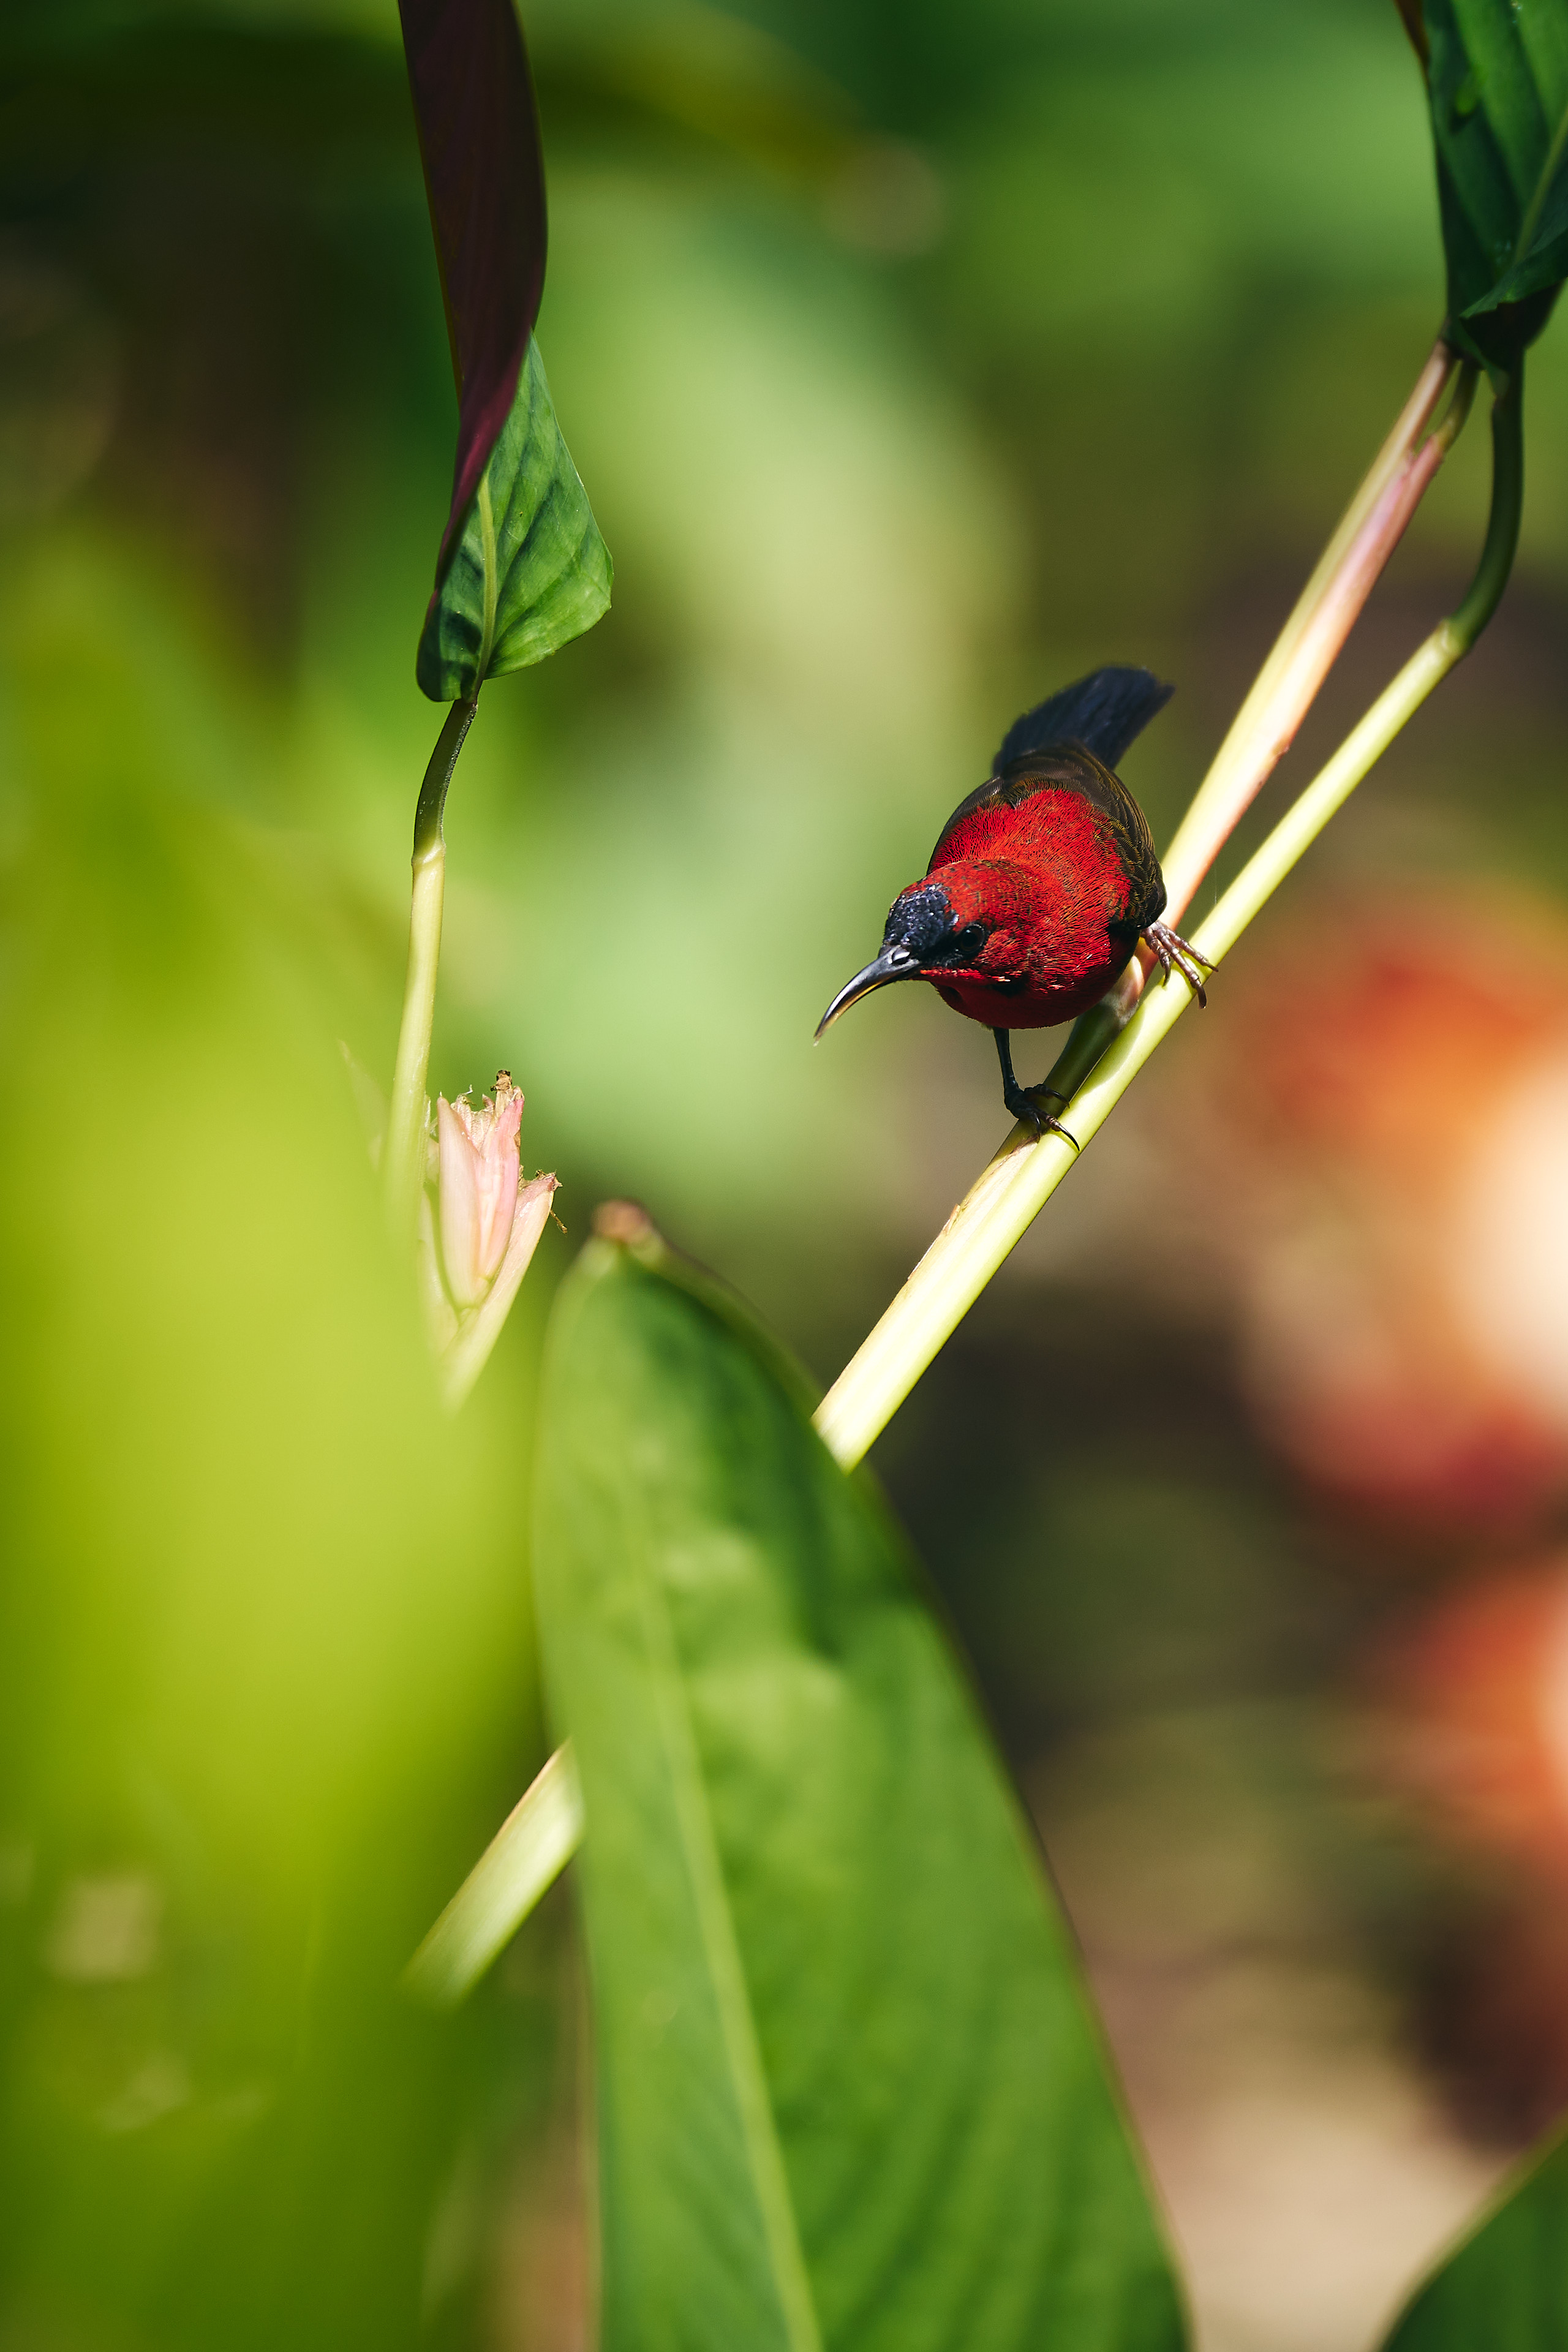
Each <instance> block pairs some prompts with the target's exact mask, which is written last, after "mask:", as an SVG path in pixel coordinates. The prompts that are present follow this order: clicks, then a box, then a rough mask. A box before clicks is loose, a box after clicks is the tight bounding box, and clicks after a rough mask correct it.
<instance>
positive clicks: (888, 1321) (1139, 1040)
mask: <svg viewBox="0 0 1568 2352" xmlns="http://www.w3.org/2000/svg"><path fill="white" fill-rule="evenodd" d="M1520 388H1521V387H1520V381H1519V378H1518V377H1517V376H1516V377H1515V378H1514V379H1513V380H1512V382H1511V383H1505V384H1504V386H1503V388H1502V389H1501V390H1500V392H1499V394H1498V396H1497V398H1496V400H1495V401H1494V403H1493V405H1492V504H1491V514H1490V518H1489V523H1488V527H1487V539H1486V545H1485V547H1484V548H1483V550H1482V552H1481V560H1480V563H1479V567H1478V570H1477V572H1476V576H1475V579H1474V581H1473V582H1472V583H1471V586H1470V590H1469V593H1468V595H1467V596H1466V598H1465V600H1464V603H1463V604H1461V605H1460V606H1459V609H1458V612H1457V613H1456V614H1454V615H1453V617H1452V618H1451V619H1450V620H1447V621H1444V622H1443V623H1441V624H1440V625H1439V626H1438V627H1437V628H1436V629H1435V630H1434V631H1433V633H1432V635H1431V636H1429V637H1428V638H1427V640H1426V644H1425V645H1424V646H1422V647H1421V649H1420V651H1419V652H1418V653H1416V654H1415V656H1413V657H1412V659H1411V660H1410V661H1408V662H1407V663H1406V664H1405V667H1404V668H1403V669H1402V670H1401V671H1400V673H1399V676H1398V677H1396V678H1395V679H1394V684H1393V685H1392V686H1391V687H1389V688H1388V689H1387V690H1386V692H1385V693H1384V694H1382V695H1381V696H1380V697H1379V698H1378V699H1377V701H1376V702H1375V703H1374V704H1373V707H1372V709H1370V710H1369V711H1368V713H1367V715H1366V717H1365V718H1364V719H1363V720H1362V722H1361V724H1360V726H1359V727H1357V728H1356V729H1355V730H1354V731H1353V732H1352V734H1351V735H1350V736H1349V737H1348V738H1347V740H1345V742H1343V743H1342V745H1341V746H1340V749H1339V750H1338V751H1336V752H1335V754H1334V756H1333V758H1332V759H1331V761H1329V764H1328V766H1327V767H1326V768H1324V769H1323V770H1322V772H1321V774H1320V775H1318V776H1317V777H1315V778H1314V779H1313V781H1312V782H1311V783H1310V784H1309V785H1308V786H1307V789H1306V791H1305V792H1304V793H1302V794H1301V797H1300V800H1299V801H1298V802H1297V803H1296V804H1295V806H1294V807H1293V808H1292V809H1291V810H1290V811H1289V814H1288V815H1286V816H1285V817H1284V818H1283V819H1282V820H1281V821H1280V823H1279V824H1278V825H1276V827H1275V829H1274V831H1273V832H1272V833H1271V834H1270V835H1269V836H1268V840H1267V841H1266V842H1265V843H1264V845H1263V846H1262V848H1261V849H1260V850H1258V854H1257V855H1256V856H1254V857H1253V858H1252V859H1251V860H1250V861H1249V863H1248V864H1247V866H1244V868H1243V869H1242V871H1241V873H1240V874H1239V875H1238V876H1237V878H1236V880H1235V881H1234V882H1233V883H1232V884H1231V887H1230V888H1229V889H1228V890H1227V891H1226V894H1225V896H1224V898H1222V899H1221V900H1220V902H1219V905H1218V906H1217V907H1216V908H1215V909H1214V912H1213V913H1212V914H1211V915H1209V916H1208V917H1207V918H1206V919H1205V921H1204V922H1203V923H1202V924H1200V925H1199V927H1198V929H1196V930H1195V931H1194V933H1193V935H1192V938H1193V945H1194V947H1195V948H1196V949H1197V950H1198V952H1199V953H1200V955H1204V956H1206V957H1207V958H1208V959H1209V960H1210V961H1212V962H1214V963H1215V964H1217V963H1219V962H1220V961H1221V960H1222V959H1223V957H1224V956H1225V954H1226V951H1227V950H1228V949H1230V948H1231V947H1232V946H1234V944H1235V942H1236V940H1237V939H1238V938H1239V937H1240V935H1241V933H1242V932H1243V931H1244V930H1245V929H1246V928H1247V924H1248V923H1250V922H1251V920H1252V919H1253V917H1254V916H1255V915H1256V914H1257V913H1258V909H1259V908H1261V907H1262V906H1263V905H1264V904H1265V903H1266V901H1267V900H1268V898H1270V897H1272V895H1273V893H1274V892H1275V891H1276V890H1277V889H1278V888H1279V885H1280V883H1281V882H1282V881H1283V880H1284V878H1285V877H1286V875H1287V874H1288V873H1289V871H1290V868H1291V867H1292V866H1294V865H1295V863H1296V861H1297V859H1298V858H1299V857H1300V856H1301V854H1302V852H1303V851H1304V850H1305V849H1306V848H1307V846H1308V845H1309V844H1310V843H1311V842H1313V841H1315V840H1316V839H1317V837H1318V835H1319V834H1320V833H1321V831H1322V829H1323V826H1324V825H1325V824H1327V823H1328V821H1329V819H1330V817H1331V816H1332V815H1333V814H1334V812H1335V810H1336V809H1338V808H1339V807H1341V806H1342V803H1344V802H1345V801H1346V800H1347V799H1348V798H1349V796H1350V794H1351V793H1352V792H1353V791H1354V789H1355V787H1356V785H1357V784H1358V783H1360V782H1361V780H1362V778H1363V776H1364V775H1365V774H1366V772H1367V770H1368V769H1369V768H1370V767H1371V766H1372V765H1373V761H1375V760H1377V759H1378V758H1379V757H1380V755H1381V754H1382V753H1383V752H1384V751H1385V750H1386V749H1387V747H1388V745H1389V744H1390V743H1391V742H1392V741H1393V740H1394V737H1395V736H1396V735H1397V734H1398V732H1399V730H1400V729H1401V728H1402V727H1403V726H1404V725H1405V721H1406V720H1407V719H1409V718H1410V717H1411V715H1412V713H1413V712H1414V711H1415V710H1416V709H1419V708H1420V706H1421V704H1422V703H1423V702H1425V700H1426V697H1427V696H1428V695H1429V694H1430V693H1431V691H1432V689H1433V688H1434V687H1435V686H1436V684H1437V682H1438V680H1439V679H1440V678H1442V677H1446V676H1447V672H1448V671H1449V670H1450V669H1452V668H1453V667H1454V664H1455V663H1456V662H1457V661H1458V660H1459V659H1460V658H1461V657H1462V656H1464V655H1465V654H1466V653H1468V651H1469V648H1470V646H1472V645H1473V644H1474V643H1475V641H1476V639H1477V637H1478V636H1479V635H1480V633H1481V630H1482V629H1483V628H1484V627H1485V626H1486V624H1487V622H1488V621H1489V619H1490V618H1491V615H1492V614H1493V613H1494V612H1495V611H1496V609H1497V604H1498V599H1499V597H1500V595H1501V593H1502V591H1503V587H1504V584H1505V583H1506V582H1507V579H1508V574H1509V571H1510V567H1511V565H1512V562H1513V554H1514V549H1515V547H1516V545H1517V543H1518V539H1519V520H1520V509H1521V499H1522V492H1523V443H1522V436H1521V421H1520ZM1188 1002H1189V996H1188V992H1187V989H1186V987H1185V985H1184V982H1181V981H1180V980H1179V979H1171V980H1167V981H1166V982H1164V983H1163V985H1162V986H1159V987H1154V988H1151V989H1149V990H1148V991H1146V992H1145V993H1144V994H1143V996H1142V998H1141V999H1140V1000H1139V1003H1138V1006H1137V1009H1136V1011H1135V1012H1134V1013H1132V1015H1131V1018H1130V1020H1129V1021H1128V1023H1127V1025H1126V1027H1125V1028H1124V1029H1123V1030H1122V1031H1121V1034H1120V1035H1119V1036H1118V1037H1117V1038H1116V1039H1115V1042H1114V1043H1113V1044H1112V1045H1110V1047H1109V1048H1108V1050H1107V1051H1106V1052H1105V1054H1104V1055H1103V1057H1102V1058H1101V1059H1100V1061H1099V1062H1097V1064H1096V1065H1095V1066H1094V1068H1093V1069H1092V1070H1091V1071H1090V1073H1089V1076H1087V1077H1086V1078H1085V1079H1084V1080H1083V1082H1082V1083H1081V1085H1080V1086H1079V1088H1078V1090H1077V1092H1076V1093H1075V1094H1074V1095H1073V1097H1072V1099H1071V1102H1070V1103H1069V1104H1068V1107H1067V1108H1065V1109H1064V1110H1063V1111H1062V1113H1061V1117H1062V1119H1063V1122H1064V1124H1065V1125H1067V1126H1068V1128H1069V1129H1070V1130H1071V1133H1072V1135H1073V1137H1074V1139H1076V1141H1077V1142H1078V1144H1079V1146H1082V1145H1085V1144H1087V1143H1088V1141H1089V1138H1090V1137H1091V1136H1092V1135H1094V1134H1095V1133H1096V1132H1097V1131H1098V1129H1099V1128H1100V1125H1101V1123H1102V1122H1103V1120H1104V1119H1105V1118H1106V1116H1107V1114H1108V1113H1109V1112H1110V1109H1111V1108H1112V1107H1113V1105H1115V1104H1116V1103H1117V1102H1119V1101H1120V1100H1121V1096H1122V1094H1123V1093H1124V1091H1125V1090H1126V1088H1127V1087H1128V1085H1129V1084H1130V1083H1131V1079H1132V1078H1133V1077H1134V1076H1135V1075H1136V1074H1137V1072H1138V1071H1139V1070H1141V1069H1142V1066H1143V1064H1144V1063H1145V1062H1146V1061H1147V1060H1148V1058H1149V1056H1150V1055H1151V1054H1152V1052H1153V1050H1154V1048H1155V1046H1156V1045H1158V1044H1159V1043H1160V1041H1161V1039H1162V1038H1163V1037H1164V1036H1165V1035H1166V1034H1167V1033H1168V1032H1169V1031H1170V1030H1171V1029H1172V1028H1173V1027H1174V1025H1175V1024H1176V1022H1177V1021H1178V1020H1179V1019H1180V1018H1181V1015H1182V1014H1183V1013H1184V1012H1185V1010H1186V1007H1187V1004H1188ZM1077 1157H1078V1153H1077V1152H1076V1151H1075V1150H1073V1147H1072V1145H1071V1144H1070V1143H1068V1141H1067V1140H1066V1139H1064V1138H1063V1137H1061V1136H1059V1135H1056V1134H1053V1133H1051V1132H1050V1131H1049V1130H1048V1129H1047V1132H1046V1133H1045V1134H1044V1135H1042V1136H1041V1137H1039V1138H1038V1139H1035V1137H1034V1136H1033V1135H1032V1133H1031V1132H1030V1131H1029V1129H1026V1127H1024V1126H1023V1125H1022V1124H1020V1125H1019V1126H1017V1127H1016V1128H1015V1129H1014V1130H1013V1132H1012V1134H1011V1135H1010V1136H1009V1137H1008V1139H1007V1140H1006V1142H1005V1144H1004V1145H1003V1147H1002V1150H1000V1151H999V1152H998V1154H997V1156H996V1158H995V1159H994V1160H992V1162H991V1164H990V1166H989V1167H988V1168H987V1169H986V1170H985V1171H984V1173H983V1174H982V1176H981V1177H980V1180H979V1181H978V1182H977V1183H976V1184H975V1185H974V1187H973V1191H972V1192H970V1193H969V1194H968V1196H967V1198H966V1199H965V1200H963V1202H961V1203H960V1204H959V1206H958V1207H957V1208H956V1209H955V1210H954V1211H953V1213H952V1216H951V1217H950V1218H949V1219H948V1221H947V1223H946V1224H945V1225H944V1226H943V1227H942V1232H941V1233H940V1234H938V1236H937V1238H936V1240H935V1241H934V1242H933V1243H932V1244H931V1247H930V1249H929V1250H928V1251H927V1252H926V1254H925V1255H924V1257H923V1258H922V1259H921V1262H920V1264H919V1265H917V1266H916V1268H915V1270H914V1272H913V1273H912V1274H911V1275H910V1278H909V1280H908V1282H906V1283H905V1285H904V1286H903V1288H902V1290H900V1293H899V1295H898V1297H896V1298H895V1299H894V1301H893V1303H892V1305H891V1306H890V1307H889V1309H888V1311H887V1313H886V1314H885V1315H884V1316H883V1318H882V1319H881V1321H880V1322H879V1324H878V1325H877V1327H876V1328H875V1330H873V1331H872V1332H871V1333H870V1335H869V1337H868V1339H866V1341H865V1342H864V1344H863V1345H862V1346H861V1348H860V1349H859V1350H858V1353H857V1354H856V1355H855V1356H854V1357H853V1359H852V1360H851V1361H850V1362H849V1363H848V1364H847V1366H846V1367H845V1369H844V1370H843V1371H842V1372H841V1373H840V1374H839V1376H838V1378H837V1381H835V1382H834V1384H833V1386H832V1388H831V1389H830V1390H829V1391H828V1392H827V1394H826V1396H825V1397H824V1399H823V1401H822V1402H821V1404H820V1405H819V1406H818V1407H817V1411H816V1426H817V1429H818V1431H819V1432H820V1433H821V1435H822V1438H823V1440H824V1442H825V1443H826V1445H827V1447H828V1449H829V1451H830V1452H831V1453H832V1454H834V1455H835V1456H836V1458H837V1460H838V1461H839V1462H841V1463H842V1464H843V1465H845V1467H846V1468H848V1467H850V1466H851V1465H853V1464H855V1463H857V1462H858V1461H859V1459H860V1457H861V1455H862V1454H864V1453H865V1452H866V1450H867V1448H868V1446H869V1445H870V1444H871V1443H872V1442H873V1440H874V1439H875V1438H876V1437H878V1436H879V1434H880V1433H881V1431H882V1430H883V1429H884V1428H885V1427H886V1426H887V1424H888V1423H889V1421H890V1420H891V1418H892V1416H893V1414H894V1413H895V1412H897V1410H898V1408H899V1406H900V1404H901V1403H902V1402H903V1401H904V1399H905V1397H907V1396H908V1394H909V1392H910V1390H911V1389H912V1388H913V1386H914V1384H915V1382H916V1381H918V1380H919V1378H920V1376H921V1373H922V1372H923V1371H924V1370H925V1369H926V1367H927V1365H928V1364H930V1362H931V1360H932V1358H933V1357H934V1356H935V1355H936V1353H937V1351H938V1349H940V1348H941V1347H942V1344H943V1342H944V1341H945V1340H946V1339H949V1338H950V1337H951V1335H952V1332H953V1331H954V1330H956V1328H957V1327H958V1325H959V1324H960V1323H961V1322H962V1321H963V1318H964V1316H965V1315H966V1314H967V1313H968V1312H969V1309H970V1307H972V1306H973V1303H974V1301H975V1299H976V1298H977V1297H979V1295H980V1293H981V1291H982V1290H983V1289H984V1286H985V1285H986V1284H987V1283H988V1282H989V1281H990V1279H991V1277H992V1276H993V1275H994V1273H995V1272H996V1269H997V1267H998V1266H999V1265H1001V1264H1002V1262H1003V1260H1004V1259H1005V1257H1006V1256H1007V1255H1008V1253H1009V1251H1010V1250H1011V1249H1012V1248H1013V1246H1014V1244H1015V1243H1016V1242H1017V1240H1018V1239H1019V1237H1020V1235H1021V1234H1024V1233H1025V1232H1026V1230H1027V1228H1028V1226H1029V1225H1030V1224H1031V1223H1033V1221H1034V1219H1035V1218H1036V1217H1037V1215H1038V1214H1039V1212H1040V1210H1041V1209H1042V1208H1043V1207H1044V1206H1045V1203H1046V1202H1047V1200H1048V1199H1049V1198H1050V1196H1051V1194H1052V1193H1053V1192H1055V1191H1056V1188H1057V1186H1058V1184H1059V1183H1060V1182H1061V1181H1062V1178H1063V1177H1064V1176H1065V1175H1066V1174H1067V1172H1068V1169H1069V1168H1070V1167H1071V1166H1072V1164H1073V1161H1074V1160H1075V1159H1077Z"/></svg>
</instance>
